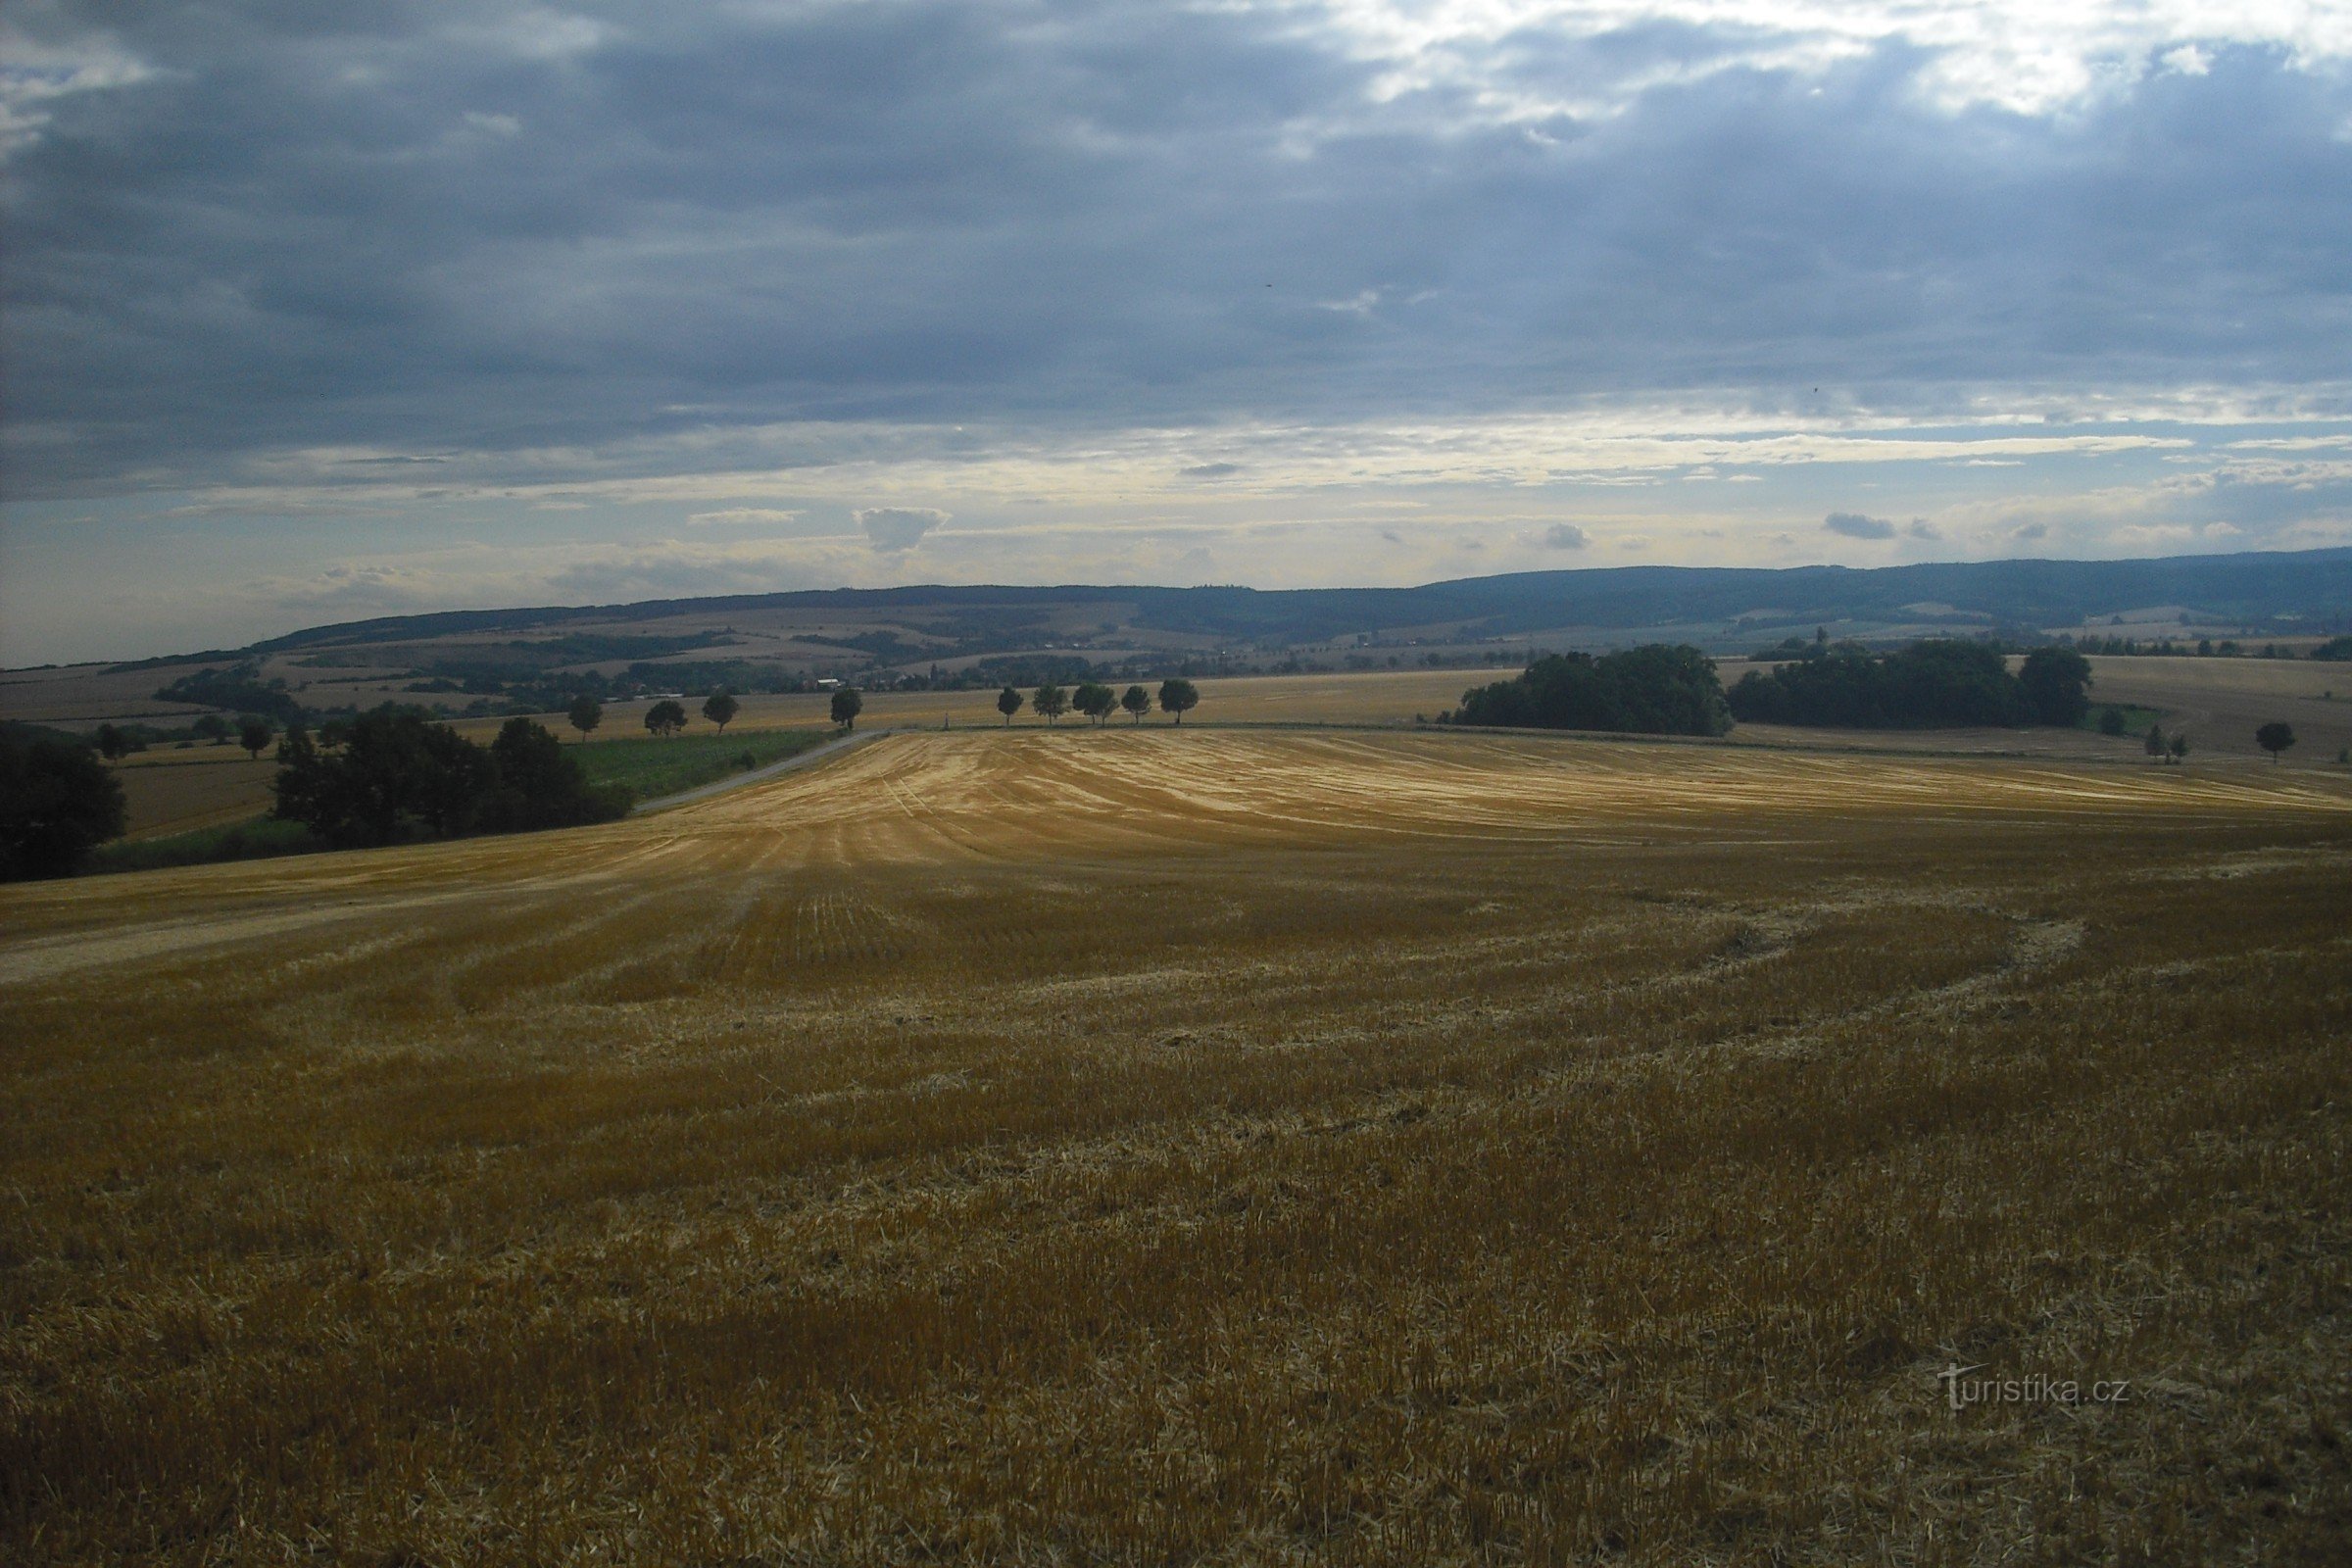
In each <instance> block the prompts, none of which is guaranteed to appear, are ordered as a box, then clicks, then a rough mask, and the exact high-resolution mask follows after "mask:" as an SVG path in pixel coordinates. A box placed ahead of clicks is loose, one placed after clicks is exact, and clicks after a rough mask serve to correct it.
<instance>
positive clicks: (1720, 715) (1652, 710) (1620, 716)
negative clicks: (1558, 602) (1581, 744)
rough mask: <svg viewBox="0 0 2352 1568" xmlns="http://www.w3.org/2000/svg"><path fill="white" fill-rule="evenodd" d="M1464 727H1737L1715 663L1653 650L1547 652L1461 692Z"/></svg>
mask: <svg viewBox="0 0 2352 1568" xmlns="http://www.w3.org/2000/svg"><path fill="white" fill-rule="evenodd" d="M1454 722H1456V723H1459V724H1495V725H1505V726H1510V727H1513V728H1534V729H1600V730H1616V731H1619V732H1622V733H1631V734H1643V735H1720V734H1722V733H1723V732H1724V731H1726V730H1728V729H1730V728H1731V727H1732V723H1731V714H1730V711H1728V710H1727V709H1726V707H1725V705H1724V697H1723V687H1722V685H1721V683H1720V682H1719V681H1718V680H1717V679H1716V675H1715V662H1714V661H1713V660H1711V659H1709V658H1707V656H1706V655H1705V654H1702V653H1700V652H1699V651H1698V650H1697V649H1695V648H1691V647H1689V646H1687V645H1686V646H1683V647H1667V646H1665V645H1663V644H1651V645H1650V646H1648V647H1645V648H1629V649H1627V650H1625V651H1624V652H1622V653H1615V654H1605V655H1603V656H1602V657H1600V658H1598V659H1594V658H1593V657H1592V656H1591V655H1590V654H1546V655H1544V657H1543V658H1541V659H1538V660H1537V661H1536V662H1534V663H1532V664H1530V665H1528V666H1527V669H1526V671H1525V672H1524V673H1522V674H1521V675H1520V676H1519V677H1518V678H1517V679H1515V680H1507V681H1496V682H1495V684H1494V685H1492V686H1477V687H1473V688H1471V689H1470V690H1469V691H1466V692H1464V693H1462V706H1461V708H1460V709H1459V710H1458V711H1456V712H1455V713H1454Z"/></svg>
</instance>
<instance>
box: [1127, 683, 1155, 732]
mask: <svg viewBox="0 0 2352 1568" xmlns="http://www.w3.org/2000/svg"><path fill="white" fill-rule="evenodd" d="M1119 706H1120V707H1121V708H1124V709H1125V710H1127V711H1129V712H1130V713H1133V714H1134V715H1135V721H1136V723H1137V724H1139V725H1140V724H1142V723H1143V721H1144V715H1145V714H1146V713H1148V712H1150V711H1152V694H1151V693H1150V692H1148V691H1146V690H1144V689H1143V688H1142V687H1141V686H1130V687H1128V688H1127V690H1126V691H1125V692H1123V693H1121V694H1120V696H1119Z"/></svg>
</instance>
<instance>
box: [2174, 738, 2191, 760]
mask: <svg viewBox="0 0 2352 1568" xmlns="http://www.w3.org/2000/svg"><path fill="white" fill-rule="evenodd" d="M2187 756H2188V737H2187V736H2186V735H2176V736H2174V737H2173V760H2174V761H2176V762H2178V761H2180V760H2183V759H2185V758H2186V757H2187Z"/></svg>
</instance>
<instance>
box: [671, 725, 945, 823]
mask: <svg viewBox="0 0 2352 1568" xmlns="http://www.w3.org/2000/svg"><path fill="white" fill-rule="evenodd" d="M897 733H898V731H896V730H889V729H869V730H860V731H858V733H857V734H855V735H844V736H842V737H841V738H840V739H839V740H831V741H827V742H825V743H824V744H823V745H822V746H818V747H814V748H812V749H810V750H809V751H806V752H798V753H795V754H794V755H792V756H791V757H787V758H786V759H784V760H782V761H780V762H770V763H768V764H767V765H766V766H765V767H755V768H753V769H752V770H751V771H750V772H748V773H737V774H735V775H734V776H733V777H731V778H722V779H720V780H719V781H718V782H717V783H715V784H703V785H698V786H697V787H695V788H694V789H690V790H683V791H681V792H679V793H678V794H676V795H664V796H662V798H661V799H659V800H653V801H639V802H638V803H637V805H636V806H635V807H634V808H633V809H631V810H630V812H629V814H630V815H631V816H641V815H643V814H644V813H646V812H647V811H665V810H667V809H669V808H671V807H673V806H685V805H688V804H689V803H691V802H694V801H700V800H706V799H708V798H709V797H711V796H713V795H723V794H725V793H726V792H727V791H728V790H739V789H741V788H743V786H745V785H746V784H757V783H759V782H760V780H761V779H763V778H774V777H775V776H776V775H777V774H779V773H789V772H791V771H792V770H793V769H794V768H796V767H809V766H811V765H813V764H815V763H817V762H822V761H825V760H829V759H831V758H835V757H839V756H841V755H842V753H844V752H854V751H856V750H857V749H858V747H860V746H863V745H865V744H866V743H867V742H869V741H878V740H880V739H881V738H882V737H883V736H885V735H895V734H897Z"/></svg>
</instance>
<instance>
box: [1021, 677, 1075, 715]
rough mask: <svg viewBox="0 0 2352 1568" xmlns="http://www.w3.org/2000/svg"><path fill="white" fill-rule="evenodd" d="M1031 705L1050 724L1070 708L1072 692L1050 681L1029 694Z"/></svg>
mask: <svg viewBox="0 0 2352 1568" xmlns="http://www.w3.org/2000/svg"><path fill="white" fill-rule="evenodd" d="M1029 706H1030V707H1031V708H1034V709H1036V710H1037V711H1038V714H1039V716H1040V717H1042V718H1044V719H1045V721H1046V722H1047V723H1049V724H1051V723H1053V722H1054V720H1055V719H1057V718H1059V717H1061V715H1062V714H1064V713H1066V712H1068V711H1069V710H1070V694H1069V693H1068V692H1065V691H1063V690H1062V689H1061V688H1060V687H1058V686H1056V685H1054V683H1053V682H1052V681H1048V682H1047V683H1046V684H1045V685H1043V686H1040V687H1039V688H1038V689H1037V690H1036V691H1034V692H1032V693H1030V695H1029Z"/></svg>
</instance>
